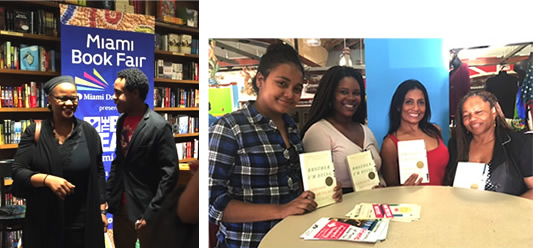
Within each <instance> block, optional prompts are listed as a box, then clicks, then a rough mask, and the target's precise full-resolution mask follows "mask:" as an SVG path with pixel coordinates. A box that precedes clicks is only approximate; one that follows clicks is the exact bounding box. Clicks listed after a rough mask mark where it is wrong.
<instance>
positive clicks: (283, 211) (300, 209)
mask: <svg viewBox="0 0 538 248" xmlns="http://www.w3.org/2000/svg"><path fill="white" fill-rule="evenodd" d="M340 191H341V190H340ZM315 198H316V195H315V194H314V193H312V191H310V190H307V191H305V192H303V193H302V194H301V195H300V196H298V197H297V198H295V199H293V200H292V201H291V202H288V203H286V204H283V205H280V206H279V208H280V209H279V212H280V218H281V219H284V218H286V217H288V216H290V215H296V214H304V213H306V212H311V211H314V209H316V207H317V206H318V204H317V203H316V202H315V201H314V199H315Z"/></svg>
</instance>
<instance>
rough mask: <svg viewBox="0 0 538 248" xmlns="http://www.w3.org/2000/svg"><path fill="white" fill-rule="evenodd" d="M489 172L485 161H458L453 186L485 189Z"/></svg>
mask: <svg viewBox="0 0 538 248" xmlns="http://www.w3.org/2000/svg"><path fill="white" fill-rule="evenodd" d="M487 172H488V171H487V165H486V164H484V163H472V162H458V167H457V168H456V175H455V177H454V183H453V184H452V186H454V187H461V188H468V189H479V190H484V186H485V185H486V178H487Z"/></svg>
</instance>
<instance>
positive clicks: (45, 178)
mask: <svg viewBox="0 0 538 248" xmlns="http://www.w3.org/2000/svg"><path fill="white" fill-rule="evenodd" d="M48 176H49V174H47V175H46V176H45V177H44V178H43V186H47V185H45V180H47V177H48Z"/></svg>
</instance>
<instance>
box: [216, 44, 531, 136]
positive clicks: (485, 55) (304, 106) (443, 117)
mask: <svg viewBox="0 0 538 248" xmlns="http://www.w3.org/2000/svg"><path fill="white" fill-rule="evenodd" d="M282 41H283V42H286V43H288V44H291V45H292V46H294V47H295V48H296V49H297V50H298V52H299V55H300V56H301V59H302V62H303V63H304V65H305V87H304V90H303V94H302V95H301V101H300V102H299V104H298V105H297V107H296V108H295V110H294V111H292V112H291V113H290V114H291V116H292V117H293V118H294V119H295V121H296V122H297V123H298V126H299V128H301V127H302V125H303V124H304V122H305V121H306V118H307V115H308V110H309V106H310V102H311V100H312V98H313V96H314V93H315V90H316V88H317V83H318V81H319V80H320V79H321V76H322V75H323V73H324V72H325V71H326V70H328V69H329V68H330V67H332V66H334V65H338V64H339V61H340V58H341V57H342V55H343V54H344V53H345V52H344V46H346V47H349V49H350V56H351V61H352V64H353V65H352V66H353V67H354V68H356V69H358V70H359V71H360V72H361V74H362V75H363V77H364V79H365V83H366V96H367V103H368V105H367V107H368V109H367V111H368V113H370V114H368V118H367V119H368V120H367V121H368V123H369V127H370V128H371V129H372V131H373V132H374V134H375V136H376V139H377V140H378V141H381V140H383V137H384V136H385V135H386V132H387V130H388V110H389V105H390V100H391V98H392V95H393V93H394V91H395V89H396V87H397V86H398V85H399V84H400V83H401V82H403V81H405V80H407V79H417V80H419V81H420V82H422V83H423V84H424V85H425V87H426V89H427V90H428V94H429V98H430V104H431V108H432V118H431V120H432V122H434V123H436V124H438V125H439V126H440V127H441V129H442V131H443V138H444V141H445V142H448V138H449V136H450V128H449V127H450V123H451V120H450V117H449V104H448V103H449V72H450V70H451V68H450V63H449V62H450V53H451V51H455V52H456V54H457V56H458V58H459V59H460V60H461V62H462V63H465V64H467V65H468V66H469V72H470V73H469V74H470V81H471V90H477V89H483V88H484V85H485V82H486V81H487V79H489V78H491V77H495V76H497V75H498V74H499V72H500V71H501V70H503V71H506V72H507V73H508V75H510V76H513V77H517V73H516V71H515V70H514V69H515V66H516V65H517V64H518V63H522V62H526V61H527V60H528V59H529V56H531V55H532V51H533V43H532V42H531V41H511V42H506V43H499V42H493V41H492V42H491V43H489V44H480V43H477V41H475V42H473V41H462V40H459V39H458V40H456V39H441V38H438V39H430V38H428V39H418V38H417V39H351V38H346V39H344V38H337V39H317V38H316V39H210V48H211V49H212V51H213V52H214V55H215V57H214V60H216V62H217V63H218V66H219V68H218V71H216V72H215V70H214V69H215V66H214V65H215V64H211V62H210V65H209V69H210V71H211V70H212V69H213V71H212V72H214V75H211V74H210V77H209V78H210V80H209V81H210V82H209V92H208V99H209V102H210V104H211V110H210V111H209V113H210V114H212V115H214V116H217V117H219V116H222V115H223V114H226V113H229V112H231V111H233V110H236V109H237V108H239V107H240V106H241V103H243V102H245V101H248V100H255V95H254V94H252V93H251V92H252V90H251V89H250V86H249V82H250V79H251V78H252V77H253V76H254V75H255V73H256V66H257V64H258V63H259V59H260V57H261V56H262V55H263V54H264V53H265V50H266V48H267V46H269V45H270V44H271V43H274V42H282ZM486 43H487V42H486ZM531 59H532V58H531ZM210 60H211V58H210ZM372 113H375V114H372Z"/></svg>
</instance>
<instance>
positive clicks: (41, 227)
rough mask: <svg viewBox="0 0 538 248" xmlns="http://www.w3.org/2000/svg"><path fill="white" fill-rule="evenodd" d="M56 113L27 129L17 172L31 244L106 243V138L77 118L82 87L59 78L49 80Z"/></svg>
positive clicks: (16, 182) (16, 189) (17, 193)
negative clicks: (103, 142) (104, 140)
mask: <svg viewBox="0 0 538 248" xmlns="http://www.w3.org/2000/svg"><path fill="white" fill-rule="evenodd" d="M43 89H44V91H45V93H46V94H48V99H49V109H50V110H51V117H50V118H49V119H46V120H44V121H42V123H41V124H36V123H34V124H32V125H30V126H28V127H27V128H26V130H25V131H24V134H23V136H22V138H21V142H20V143H19V148H18V149H17V153H16V154H15V161H14V163H13V168H12V170H11V174H12V176H13V186H14V188H13V190H14V194H15V196H19V197H23V198H26V218H25V225H24V228H23V234H22V243H23V246H24V247H25V248H32V247H51V248H52V247H55V248H56V247H65V248H67V247H92V248H93V247H104V246H105V243H104V234H103V232H106V227H107V225H108V223H107V218H106V216H105V213H104V212H103V211H104V210H105V208H106V203H105V193H104V192H105V191H104V188H105V171H104V168H103V161H102V153H103V152H102V148H101V138H100V136H99V134H98V133H97V132H96V131H95V129H94V128H93V126H91V125H90V124H89V123H87V122H85V121H83V120H80V119H77V118H76V117H75V116H74V114H75V111H76V109H77V106H78V96H77V90H76V85H75V82H74V80H73V78H72V77H70V76H59V77H55V78H53V79H51V80H49V81H48V82H47V83H45V84H44V86H43Z"/></svg>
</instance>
